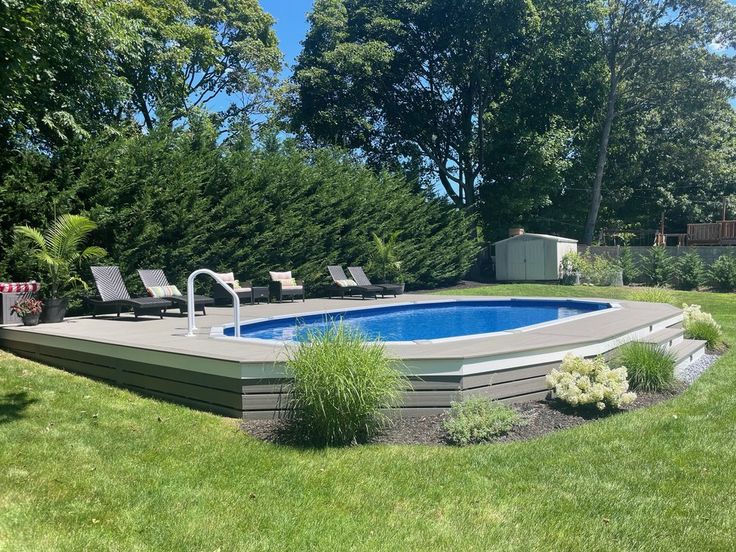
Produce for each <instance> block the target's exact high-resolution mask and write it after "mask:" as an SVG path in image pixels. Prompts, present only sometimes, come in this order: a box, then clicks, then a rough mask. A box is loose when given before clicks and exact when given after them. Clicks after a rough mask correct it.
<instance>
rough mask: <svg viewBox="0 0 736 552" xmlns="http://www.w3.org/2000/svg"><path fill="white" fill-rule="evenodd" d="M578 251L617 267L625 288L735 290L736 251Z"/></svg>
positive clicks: (591, 248)
mask: <svg viewBox="0 0 736 552" xmlns="http://www.w3.org/2000/svg"><path fill="white" fill-rule="evenodd" d="M578 251H579V254H580V256H581V257H584V258H587V259H598V262H599V263H601V262H602V263H603V264H606V263H611V264H613V265H616V266H618V267H620V268H621V269H622V272H623V280H624V283H626V284H629V283H642V284H647V285H652V286H673V287H677V288H680V289H697V288H699V287H702V286H709V287H711V288H713V289H715V290H718V291H733V290H736V247H729V246H667V247H664V246H659V247H641V246H631V247H628V246H584V245H581V246H578ZM600 259H603V260H604V261H600Z"/></svg>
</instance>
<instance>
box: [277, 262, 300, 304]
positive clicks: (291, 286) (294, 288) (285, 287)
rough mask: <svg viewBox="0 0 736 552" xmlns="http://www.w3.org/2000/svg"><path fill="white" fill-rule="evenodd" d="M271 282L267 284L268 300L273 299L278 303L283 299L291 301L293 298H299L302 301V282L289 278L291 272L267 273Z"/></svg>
mask: <svg viewBox="0 0 736 552" xmlns="http://www.w3.org/2000/svg"><path fill="white" fill-rule="evenodd" d="M268 274H269V276H270V277H271V282H270V283H269V284H268V296H269V298H268V300H269V302H270V301H271V299H275V300H276V301H278V302H279V303H280V302H281V301H283V300H284V298H285V297H288V298H290V299H291V300H292V301H293V300H294V297H301V298H302V301H304V300H305V299H304V282H302V281H297V280H295V279H294V278H292V276H291V271H290V270H289V271H288V272H269V273H268Z"/></svg>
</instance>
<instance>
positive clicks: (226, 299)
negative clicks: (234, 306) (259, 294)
mask: <svg viewBox="0 0 736 552" xmlns="http://www.w3.org/2000/svg"><path fill="white" fill-rule="evenodd" d="M217 275H218V276H219V277H220V279H221V280H222V281H224V282H225V283H226V284H227V285H229V286H230V287H231V288H232V289H233V291H234V292H235V293H236V295H237V296H238V299H239V300H240V301H243V300H247V301H249V302H251V303H252V302H253V284H252V283H251V281H250V280H247V281H245V282H241V281H240V280H236V279H235V274H234V273H232V272H221V273H218V274H217ZM212 295H213V296H214V298H215V304H216V305H230V304H231V303H232V300H233V298H232V295H230V294H229V293H228V292H227V291H226V290H224V289H223V288H222V286H220V285H215V287H214V288H212Z"/></svg>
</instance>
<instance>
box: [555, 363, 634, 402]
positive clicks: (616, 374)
mask: <svg viewBox="0 0 736 552" xmlns="http://www.w3.org/2000/svg"><path fill="white" fill-rule="evenodd" d="M547 387H549V388H550V389H553V390H554V392H555V395H556V396H557V398H558V399H560V400H561V401H563V402H566V403H567V404H569V405H570V406H572V407H578V406H592V405H595V407H596V408H597V409H598V410H605V409H606V408H621V407H622V406H626V405H628V404H631V403H632V402H634V400H635V399H636V393H632V392H630V391H629V382H628V380H627V371H626V367H624V366H620V367H618V368H610V367H609V366H608V364H606V361H605V359H604V358H603V357H596V358H594V359H586V358H582V357H579V356H576V355H573V354H572V353H568V354H567V355H565V358H564V359H563V360H562V364H561V365H560V368H559V369H557V368H554V369H553V370H552V371H551V372H550V373H549V374H548V375H547Z"/></svg>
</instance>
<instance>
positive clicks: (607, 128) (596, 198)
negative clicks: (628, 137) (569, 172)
mask: <svg viewBox="0 0 736 552" xmlns="http://www.w3.org/2000/svg"><path fill="white" fill-rule="evenodd" d="M617 86H618V79H617V77H616V75H615V74H614V75H612V76H611V85H610V88H609V90H608V101H607V102H608V103H607V105H606V118H605V120H604V121H603V128H602V129H601V139H600V142H599V144H598V163H597V164H596V167H595V180H594V181H593V194H592V197H591V199H590V210H589V211H588V218H587V220H586V221H585V229H584V230H583V243H584V244H585V245H590V244H591V243H593V234H594V233H595V225H596V222H597V221H598V211H599V209H600V207H601V199H602V194H601V188H602V186H603V173H604V171H605V169H606V160H607V158H608V140H609V138H610V137H611V127H612V126H613V118H614V117H615V115H616V88H617Z"/></svg>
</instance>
